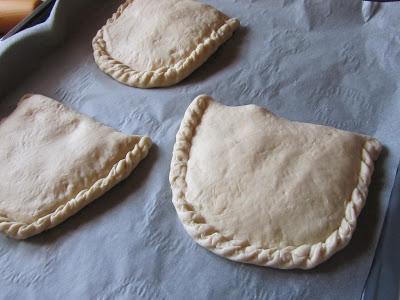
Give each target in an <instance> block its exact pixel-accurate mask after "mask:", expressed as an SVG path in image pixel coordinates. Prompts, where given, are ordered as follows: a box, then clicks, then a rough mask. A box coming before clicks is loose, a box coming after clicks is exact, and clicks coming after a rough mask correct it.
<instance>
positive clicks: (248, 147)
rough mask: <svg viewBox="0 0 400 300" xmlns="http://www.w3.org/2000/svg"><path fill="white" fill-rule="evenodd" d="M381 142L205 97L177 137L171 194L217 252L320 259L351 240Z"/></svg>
mask: <svg viewBox="0 0 400 300" xmlns="http://www.w3.org/2000/svg"><path fill="white" fill-rule="evenodd" d="M380 149H381V146H380V144H379V142H378V141H377V140H375V139H373V138H370V137H368V136H363V135H359V134H354V133H351V132H346V131H342V130H337V129H334V128H330V127H326V126H320V125H313V124H307V123H299V122H291V121H288V120H285V119H283V118H278V117H276V116H274V115H273V114H272V113H270V112H269V111H267V110H266V109H263V108H261V107H257V106H255V105H246V106H240V107H227V106H224V105H221V104H218V103H216V102H213V100H212V99H211V98H210V97H208V96H199V97H197V98H196V99H195V100H194V101H193V103H192V104H191V105H190V106H189V108H188V109H187V111H186V114H185V116H184V118H183V121H182V124H181V127H180V129H179V132H178V133H177V136H176V143H175V147H174V152H173V158H172V162H171V171H170V183H171V187H172V191H173V203H174V205H175V208H176V210H177V212H178V216H179V218H180V220H181V221H182V223H183V225H184V227H185V229H186V230H187V232H188V233H189V234H190V235H191V236H192V238H193V239H194V240H195V241H196V242H198V243H199V244H200V245H201V246H203V247H205V248H207V249H209V250H211V251H212V252H214V253H216V254H218V255H221V256H224V257H226V258H229V259H231V260H235V261H240V262H246V263H251V264H257V265H261V266H270V267H276V268H283V269H289V268H302V269H309V268H313V267H315V266H316V265H318V264H320V263H321V262H323V261H325V260H326V259H328V258H329V257H330V256H332V255H333V254H334V253H335V252H337V251H338V250H340V249H341V248H343V247H344V246H346V245H347V243H348V242H349V241H350V238H351V236H352V234H353V232H354V230H355V227H356V219H357V216H358V214H359V213H360V211H361V209H362V207H363V206H364V203H365V200H366V197H367V192H368V184H369V182H370V177H371V174H372V172H373V160H375V159H376V158H377V156H378V155H379V152H380Z"/></svg>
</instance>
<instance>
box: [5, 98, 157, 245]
mask: <svg viewBox="0 0 400 300" xmlns="http://www.w3.org/2000/svg"><path fill="white" fill-rule="evenodd" d="M0 138H1V144H0V161H1V162H2V163H1V166H0V178H1V180H0V194H1V198H0V231H2V232H4V233H5V234H7V235H9V236H10V237H13V238H16V239H24V238H27V237H29V236H32V235H35V234H38V233H40V232H42V231H44V230H47V229H49V228H51V227H54V226H56V225H57V224H59V223H61V222H63V221H64V220H65V219H67V218H68V217H70V216H71V215H73V214H75V213H76V212H78V211H79V210H80V209H81V208H83V207H84V206H86V205H87V204H89V203H90V202H92V201H93V200H94V199H96V198H98V197H100V196H101V195H102V194H104V193H105V192H106V191H108V190H109V189H110V188H112V187H113V186H114V185H116V184H117V183H118V182H120V181H121V180H123V179H124V178H125V177H127V176H128V175H129V173H130V172H131V171H132V170H133V169H134V168H135V167H136V165H137V164H138V163H139V162H140V160H142V159H143V158H144V157H145V156H146V155H147V152H148V150H149V148H150V147H151V140H150V139H149V138H148V137H141V136H129V135H125V134H122V133H120V132H117V131H115V130H114V129H112V128H109V127H106V126H104V125H101V124H99V123H97V122H95V121H94V120H92V119H90V118H88V117H85V116H83V115H80V114H78V113H76V112H74V111H72V110H70V109H69V108H67V107H65V106H63V105H62V104H60V103H59V102H57V101H54V100H52V99H50V98H47V97H44V96H41V95H26V96H24V97H23V98H22V100H21V101H20V103H19V104H18V107H17V108H16V110H15V111H14V112H12V113H11V114H10V115H9V116H8V117H7V118H5V119H3V120H2V121H1V123H0Z"/></svg>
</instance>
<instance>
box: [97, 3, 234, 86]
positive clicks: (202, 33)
mask: <svg viewBox="0 0 400 300" xmlns="http://www.w3.org/2000/svg"><path fill="white" fill-rule="evenodd" d="M238 26H239V21H238V20H237V19H229V18H228V17H227V16H225V15H224V14H223V13H221V12H219V11H218V10H216V9H215V8H213V7H211V6H209V5H205V4H202V3H199V2H196V1H192V0H162V1H159V0H127V1H126V2H125V3H124V4H122V5H121V6H120V7H119V8H118V10H117V12H116V13H114V14H113V15H112V17H111V18H110V19H109V20H108V21H107V23H106V25H105V26H103V28H101V29H100V30H99V31H98V33H97V35H96V37H95V38H94V39H93V50H94V58H95V61H96V63H97V65H98V66H99V67H100V69H101V70H103V71H104V72H105V73H107V74H108V75H110V76H111V77H113V78H114V79H116V80H118V81H120V82H122V83H124V84H127V85H130V86H134V87H140V88H151V87H161V86H170V85H173V84H175V83H177V82H179V81H181V80H182V79H184V78H185V77H187V76H189V74H190V73H192V72H193V71H194V70H195V69H196V68H198V67H199V66H200V65H201V64H203V63H204V62H205V61H206V60H207V59H208V57H210V55H211V54H213V53H214V52H215V51H216V50H217V48H218V47H219V46H220V45H221V44H223V43H224V42H225V41H226V40H227V39H229V38H230V37H231V36H232V33H233V32H234V31H235V30H236V28H237V27H238Z"/></svg>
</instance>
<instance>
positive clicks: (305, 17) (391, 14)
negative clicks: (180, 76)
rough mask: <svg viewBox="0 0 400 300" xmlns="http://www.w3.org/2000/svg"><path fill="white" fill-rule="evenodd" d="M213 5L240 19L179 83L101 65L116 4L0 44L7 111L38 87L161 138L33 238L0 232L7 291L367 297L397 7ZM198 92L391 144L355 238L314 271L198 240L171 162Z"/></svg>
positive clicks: (75, 6) (392, 114)
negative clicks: (103, 35)
mask: <svg viewBox="0 0 400 300" xmlns="http://www.w3.org/2000/svg"><path fill="white" fill-rule="evenodd" d="M204 2H206V3H210V4H212V5H214V6H216V7H217V8H219V9H221V10H222V11H224V12H225V13H227V14H228V15H230V16H232V17H238V18H239V19H240V20H241V23H242V25H241V28H240V29H239V30H238V31H237V32H236V33H235V34H234V36H233V37H232V39H230V40H229V41H228V42H227V43H226V44H225V45H223V46H222V47H221V48H220V49H219V50H218V51H217V52H216V53H215V55H213V56H212V57H211V58H210V59H209V60H208V62H206V63H205V64H204V65H203V66H202V67H201V68H200V69H198V70H197V71H196V72H194V73H193V74H192V75H191V76H190V77H189V78H188V79H186V80H184V81H183V82H181V83H179V84H178V85H176V86H174V87H170V88H162V89H151V90H141V89H135V88H131V87H127V86H124V85H122V84H120V83H118V82H116V81H114V80H112V79H111V78H110V77H108V76H107V75H105V74H103V73H102V72H101V71H100V70H99V69H98V68H97V67H96V65H95V63H94V60H93V57H92V54H91V53H92V49H91V39H92V37H93V36H94V35H95V33H96V31H97V29H98V28H100V26H102V25H103V24H104V23H105V21H106V19H107V18H108V17H109V16H110V15H111V14H112V12H113V11H115V9H116V8H117V7H118V5H119V4H120V1H106V2H99V1H94V0H86V1H78V0H69V1H58V2H57V3H56V5H55V8H54V9H53V11H52V13H51V15H50V17H49V19H48V21H46V22H45V23H43V24H39V25H38V26H35V27H34V28H30V29H27V30H24V31H23V32H20V33H18V34H17V35H15V36H13V37H11V38H9V39H7V40H6V41H4V42H2V43H1V44H0V99H1V100H0V115H1V116H6V115H7V114H8V113H10V112H11V111H12V109H13V108H14V107H15V105H16V103H17V101H18V99H19V98H20V97H21V96H22V95H23V94H24V93H27V92H34V93H42V94H44V95H47V96H50V97H52V98H54V99H58V100H59V101H61V102H63V103H64V104H66V105H68V106H70V107H72V108H74V109H76V110H78V111H80V112H82V113H84V114H87V115H89V116H91V117H93V118H95V119H96V120H98V121H100V122H102V123H105V124H107V125H109V126H112V127H114V128H117V129H119V130H121V131H123V132H126V133H134V134H148V135H149V136H150V137H151V138H152V139H153V141H154V142H155V146H154V147H153V149H152V150H151V152H150V153H149V156H148V157H147V158H146V160H144V161H143V162H142V163H141V164H140V165H139V167H138V168H137V169H136V170H135V171H134V172H133V174H132V175H131V176H129V177H128V178H127V179H126V180H125V181H124V182H122V183H121V184H119V185H118V186H117V187H115V188H114V189H112V190H111V191H110V192H108V193H107V194H106V195H104V196H103V197H101V198H100V199H98V200H96V201H95V202H94V203H92V204H91V205H89V206H88V207H86V208H85V209H83V210H82V211H81V212H79V213H78V214H77V215H75V216H74V217H72V218H71V219H69V220H67V221H66V222H65V223H63V224H61V225H60V226H58V227H56V228H54V229H52V230H49V231H48V232H45V233H43V234H41V235H39V236H37V237H33V238H31V239H28V240H26V241H14V240H11V239H9V238H6V237H4V236H1V237H0V278H1V280H0V291H1V292H0V295H1V297H2V298H4V299H10V298H42V299H43V298H44V299H46V298H50V299H54V298H70V299H73V298H76V297H79V298H104V299H113V298H121V299H124V298H126V299H132V298H141V299H155V298H156V299H159V298H160V299H163V298H168V299H187V298H194V299H222V298H228V299H301V298H303V299H305V298H307V299H334V298H340V299H357V298H360V297H361V294H362V291H363V288H364V285H365V284H366V279H367V276H368V273H369V270H370V266H371V263H372V260H373V256H374V252H375V248H376V245H377V242H378V238H379V232H380V229H381V227H382V224H383V220H384V214H385V211H386V207H387V205H388V203H389V198H390V194H391V191H392V187H393V183H394V179H395V174H396V167H397V164H398V162H399V157H400V141H399V139H398V136H399V134H400V132H399V131H400V126H399V125H400V124H399V122H400V121H399V120H398V119H399V118H398V115H399V113H400V103H399V102H400V101H399V98H400V97H399V89H398V80H399V78H400V76H399V75H400V73H399V67H400V61H399V57H400V54H399V49H400V47H398V46H399V44H400V41H399V38H398V33H397V28H399V25H400V21H399V19H400V18H398V16H399V14H400V7H399V6H398V5H392V4H384V5H380V6H374V7H372V8H369V11H368V13H367V14H366V13H365V10H364V11H363V7H362V3H361V1H349V0H346V1H344V0H343V1H338V0H332V1H328V0H325V1H313V2H310V1H306V0H304V1H302V0H300V1H291V0H281V1H274V2H273V3H268V4H267V3H265V2H263V1H245V0H243V1H239V0H237V1H233V0H232V1H228V0H225V1H222V0H219V1H218V0H215V1H204ZM201 93H207V94H210V95H212V96H213V97H214V98H216V99H218V100H219V101H221V102H223V103H225V104H228V105H241V104H249V103H254V104H258V105H262V106H266V107H268V108H269V109H270V110H272V111H273V112H275V113H277V114H279V115H281V116H283V117H287V118H290V119H293V120H299V121H305V122H312V123H317V124H325V125H331V126H335V127H338V128H341V129H347V130H352V131H356V132H360V133H365V134H370V135H373V136H376V137H377V138H378V139H380V140H381V141H382V142H383V143H384V145H385V150H384V152H383V154H382V155H381V158H380V159H379V161H378V162H377V165H376V172H375V175H374V178H373V181H372V185H371V189H370V196H369V198H368V201H367V205H366V208H365V209H364V211H363V213H362V214H361V216H360V219H359V225H358V229H357V231H356V233H355V235H354V237H353V240H352V241H351V243H350V245H349V246H348V247H347V248H345V249H344V250H343V251H341V252H339V253H338V254H336V255H335V256H334V257H332V259H330V260H329V261H327V262H326V263H324V264H322V265H321V266H319V267H317V268H316V269H314V270H311V271H283V270H273V269H268V268H260V267H255V266H250V265H245V264H240V263H234V262H230V261H227V260H225V259H222V258H220V257H217V256H215V255H213V254H212V253H210V252H208V251H207V250H205V249H202V248H201V247H199V246H197V245H196V244H195V243H194V242H193V241H191V240H190V238H189V237H188V235H187V234H186V232H185V231H184V229H183V228H182V226H181V224H180V223H179V221H178V219H177V216H176V213H175V211H174V208H173V205H172V203H171V192H170V189H169V183H168V172H169V163H170V159H171V154H172V147H173V143H174V135H175V133H176V131H177V129H178V127H179V123H180V120H181V118H182V117H183V113H184V111H185V110H186V108H187V106H188V104H189V103H190V102H191V101H192V100H193V98H194V97H195V96H197V95H199V94H201ZM60 155H63V154H60ZM374 282H377V281H374ZM367 291H368V289H367ZM378 292H379V289H378Z"/></svg>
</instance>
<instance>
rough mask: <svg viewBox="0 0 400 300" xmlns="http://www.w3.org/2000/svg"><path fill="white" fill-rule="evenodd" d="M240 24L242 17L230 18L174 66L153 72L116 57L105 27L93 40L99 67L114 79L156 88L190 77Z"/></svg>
mask: <svg viewBox="0 0 400 300" xmlns="http://www.w3.org/2000/svg"><path fill="white" fill-rule="evenodd" d="M133 1H135V0H127V1H126V2H124V3H123V4H122V5H121V6H120V7H119V8H118V9H117V11H116V12H115V13H114V14H113V15H112V16H111V18H109V19H108V20H107V22H106V25H108V24H111V23H113V22H114V21H115V20H116V19H118V17H119V16H120V15H121V14H122V13H123V11H124V10H125V8H126V7H127V6H128V5H130V4H131V3H132V2H133ZM238 27H239V20H237V19H228V20H227V21H226V22H225V24H224V25H222V26H221V27H220V28H218V30H216V31H215V30H214V31H212V32H211V34H210V35H209V36H207V37H205V39H204V40H203V41H202V42H201V43H200V44H198V45H197V47H196V48H195V49H193V51H192V52H191V53H190V54H189V55H188V56H186V57H182V58H181V59H180V60H179V61H177V62H176V63H175V64H174V65H172V66H166V67H161V68H158V69H156V70H152V71H137V70H133V69H131V68H130V67H129V66H127V65H125V64H124V63H122V62H120V61H118V60H116V59H114V58H113V57H112V56H111V55H110V54H109V53H108V51H107V45H106V42H105V41H104V39H103V31H104V26H103V27H102V28H101V29H100V30H99V31H98V32H97V34H96V36H95V37H94V39H93V41H92V46H93V50H94V52H93V56H94V60H95V61H96V63H97V65H98V66H99V68H100V69H101V70H102V71H103V72H105V73H106V74H108V75H110V76H111V77H113V78H114V79H116V80H118V81H119V82H121V83H124V84H126V85H129V86H133V87H138V88H153V87H163V86H171V85H174V84H176V83H178V82H179V81H181V80H182V79H184V78H186V77H187V76H189V75H190V74H191V73H192V72H193V71H194V70H196V69H197V68H198V67H200V66H201V65H202V64H203V63H204V62H205V61H206V60H207V59H208V58H209V57H210V56H211V55H212V54H213V53H214V52H215V51H216V50H217V49H218V47H219V46H221V45H222V44H223V43H224V42H225V41H226V40H228V39H229V38H230V37H231V36H232V34H233V32H234V31H235V30H236V29H237V28H238Z"/></svg>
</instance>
